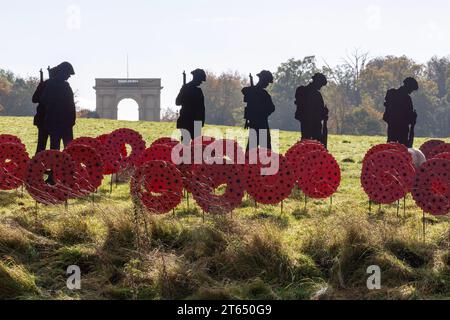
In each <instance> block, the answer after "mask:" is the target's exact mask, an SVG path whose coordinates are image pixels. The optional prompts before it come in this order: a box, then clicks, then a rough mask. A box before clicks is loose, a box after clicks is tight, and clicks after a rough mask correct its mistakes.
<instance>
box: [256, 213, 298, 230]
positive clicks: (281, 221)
mask: <svg viewBox="0 0 450 320" xmlns="http://www.w3.org/2000/svg"><path fill="white" fill-rule="evenodd" d="M250 219H251V220H265V221H270V222H272V223H274V224H275V225H277V226H278V227H280V228H282V229H286V228H288V227H289V218H288V217H287V215H284V214H283V215H280V214H278V215H276V214H274V213H268V212H256V213H254V214H253V215H252V216H251V217H250Z"/></svg>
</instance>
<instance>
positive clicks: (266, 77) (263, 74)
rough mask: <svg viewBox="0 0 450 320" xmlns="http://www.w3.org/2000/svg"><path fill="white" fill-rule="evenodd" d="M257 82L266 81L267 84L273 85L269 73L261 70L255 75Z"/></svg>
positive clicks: (271, 75) (270, 73) (271, 76)
mask: <svg viewBox="0 0 450 320" xmlns="http://www.w3.org/2000/svg"><path fill="white" fill-rule="evenodd" d="M257 76H258V78H259V80H262V81H267V82H269V83H273V74H272V72H270V71H267V70H263V71H261V72H260V73H258V74H257Z"/></svg>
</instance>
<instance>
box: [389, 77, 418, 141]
mask: <svg viewBox="0 0 450 320" xmlns="http://www.w3.org/2000/svg"><path fill="white" fill-rule="evenodd" d="M417 90H419V84H418V82H417V80H416V79H414V78H407V79H405V81H403V86H402V87H400V88H398V89H390V90H389V91H388V92H387V94H386V99H385V103H384V106H385V107H386V112H385V113H384V116H383V120H384V121H385V122H386V123H387V124H388V142H398V143H401V144H403V145H404V146H406V147H408V148H412V147H413V145H414V127H415V125H416V121H417V112H416V111H415V110H414V106H413V102H412V99H411V96H410V95H411V93H413V92H414V91H417Z"/></svg>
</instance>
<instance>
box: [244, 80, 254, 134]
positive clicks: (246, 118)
mask: <svg viewBox="0 0 450 320" xmlns="http://www.w3.org/2000/svg"><path fill="white" fill-rule="evenodd" d="M249 78H250V87H251V88H254V87H255V82H254V81H253V76H252V74H251V73H250V75H249ZM244 118H245V126H244V129H248V128H249V125H250V121H249V120H248V113H247V108H245V112H244Z"/></svg>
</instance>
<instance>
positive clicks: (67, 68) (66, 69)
mask: <svg viewBox="0 0 450 320" xmlns="http://www.w3.org/2000/svg"><path fill="white" fill-rule="evenodd" d="M56 68H57V69H58V73H62V74H65V75H70V76H73V75H74V74H75V70H74V69H73V66H72V65H71V64H70V63H69V62H67V61H65V62H63V63H61V64H60V65H58V66H57V67H56Z"/></svg>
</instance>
